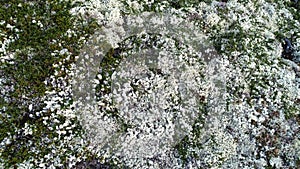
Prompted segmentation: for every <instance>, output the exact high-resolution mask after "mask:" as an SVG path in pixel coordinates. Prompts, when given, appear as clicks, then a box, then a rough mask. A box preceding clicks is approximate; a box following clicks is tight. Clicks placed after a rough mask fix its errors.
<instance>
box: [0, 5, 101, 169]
mask: <svg viewBox="0 0 300 169" xmlns="http://www.w3.org/2000/svg"><path fill="white" fill-rule="evenodd" d="M78 5H80V4H79V3H76V4H73V3H72V2H71V1H59V0H45V1H33V0H32V1H24V0H10V1H0V18H1V19H0V20H1V22H4V23H3V24H1V25H0V41H1V42H0V43H2V45H3V43H4V41H5V39H6V38H8V37H9V38H10V39H14V41H13V42H11V43H9V45H8V46H7V48H6V53H4V52H1V53H0V56H1V57H3V56H6V55H9V54H13V55H14V59H13V61H12V60H10V59H6V60H4V61H2V62H0V75H1V79H2V80H4V82H3V86H4V87H3V88H0V90H1V97H0V142H2V141H3V139H4V138H6V137H8V138H11V142H10V143H9V144H8V145H6V146H5V147H2V146H1V147H0V149H1V151H2V155H1V157H0V159H1V160H3V161H0V162H3V163H5V167H12V166H14V165H16V164H18V163H20V162H23V161H24V160H28V159H29V158H37V159H39V157H43V156H44V155H45V154H47V153H48V152H50V151H51V147H52V146H53V145H56V144H57V143H58V141H54V140H53V138H54V137H57V136H58V134H57V133H55V132H54V131H53V130H52V131H51V130H49V129H48V128H47V126H52V127H53V128H55V127H56V126H58V125H59V124H63V123H64V122H65V117H64V116H59V117H57V119H58V120H59V122H58V123H52V124H47V125H46V124H44V123H43V118H45V117H50V116H51V114H52V113H55V111H56V110H54V111H50V110H47V111H42V109H43V107H44V106H45V105H44V104H43V100H42V98H43V96H45V91H46V90H53V89H51V88H52V87H51V86H50V85H49V84H45V83H44V82H45V81H47V80H49V76H50V75H53V73H54V72H55V69H57V68H54V67H53V65H54V64H59V63H62V64H63V65H64V66H65V67H66V68H68V67H69V65H70V63H72V62H74V58H75V56H76V55H78V54H79V49H80V48H81V45H82V40H80V37H87V36H89V34H92V32H93V30H94V28H95V27H97V25H96V24H95V22H93V21H88V22H87V21H86V20H84V19H83V18H81V17H74V16H72V15H71V14H70V12H69V10H70V9H71V8H73V7H75V6H78ZM8 25H11V26H12V28H10V27H9V26H8ZM68 30H73V31H75V32H74V33H73V34H72V35H71V36H68V35H70V34H68V33H67V32H68ZM62 49H67V50H68V51H69V54H60V53H59V51H61V50H62ZM67 57H68V59H66V58H67ZM65 75H66V73H65V72H64V71H60V73H59V74H58V75H57V77H64V76H65ZM54 90H56V89H54ZM70 101H71V100H65V102H66V103H65V104H63V105H62V106H67V105H68V104H70V103H71V102H70ZM30 105H32V106H31V107H32V108H31V109H32V110H29V107H30ZM33 112H41V113H40V114H36V113H33ZM72 122H73V123H75V124H76V123H78V122H77V121H76V118H74V119H73V121H72ZM25 123H27V124H29V125H34V126H35V129H34V130H33V133H32V134H29V135H25V131H24V130H23V129H22V128H24V126H25ZM78 127H79V125H77V127H76V128H74V132H75V133H76V132H80V128H78ZM33 149H36V150H37V152H39V153H33ZM62 160H64V159H62Z"/></svg>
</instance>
